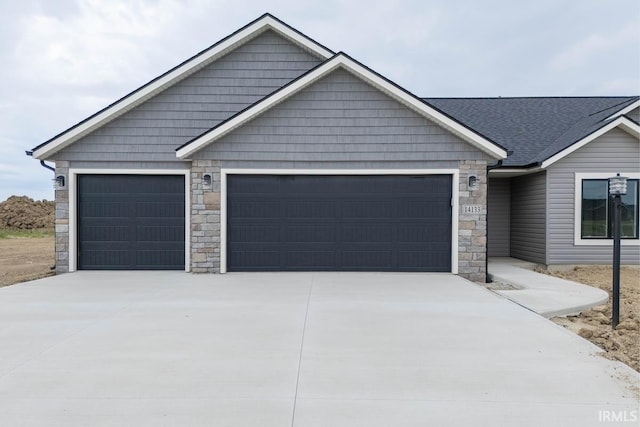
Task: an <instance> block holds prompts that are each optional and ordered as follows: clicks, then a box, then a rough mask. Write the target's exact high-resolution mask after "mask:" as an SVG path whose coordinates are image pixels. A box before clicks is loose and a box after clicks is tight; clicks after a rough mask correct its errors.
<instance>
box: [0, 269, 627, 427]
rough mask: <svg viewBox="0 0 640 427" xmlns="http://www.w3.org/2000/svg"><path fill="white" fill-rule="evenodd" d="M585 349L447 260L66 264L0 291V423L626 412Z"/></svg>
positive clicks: (495, 420)
mask: <svg viewBox="0 0 640 427" xmlns="http://www.w3.org/2000/svg"><path fill="white" fill-rule="evenodd" d="M597 352H598V350H597V348H596V347H595V346H593V345H591V344H590V343H588V342H587V341H584V340H582V339H581V338H579V337H577V336H575V335H573V334H571V333H569V332H567V331H565V330H564V329H562V328H560V327H558V326H555V325H554V324H553V323H551V322H549V321H547V320H545V319H544V318H542V317H540V316H538V315H536V314H534V313H532V312H530V311H528V310H526V309H524V308H522V307H520V306H518V305H516V304H513V303H511V302H510V301H508V300H506V299H504V298H502V297H499V296H496V295H495V294H493V293H491V292H489V291H487V290H485V289H483V288H481V287H479V286H477V285H475V284H473V283H470V282H467V281H465V280H464V279H461V278H459V277H456V276H452V275H448V274H382V273H364V274H363V273H272V274H262V273H260V274H258V273H254V274H239V273H234V274H227V275H192V274H185V273H180V272H167V273H165V272H150V273H148V272H126V273H118V272H107V273H101V272H80V273H73V274H66V275H62V276H58V277H53V278H48V279H43V280H38V281H34V282H30V283H25V284H20V285H15V286H10V287H7V288H0V414H2V415H1V417H0V418H1V420H2V421H0V423H1V424H2V425H7V426H75V425H77V426H88V425H91V426H103V425H104V426H163V425H166V426H242V427H247V426H261V427H270V426H278V427H282V426H295V427H315V426H330V427H341V426H350V427H353V426H363V427H364V426H366V427H376V426H385V427H387V426H426V425H452V426H455V425H474V426H479V425H487V426H489V425H490V426H514V425H518V426H527V425H531V426H539V425H545V426H554V425H557V426H572V425H575V426H580V427H584V426H590V425H594V426H595V425H599V426H602V425H614V424H616V423H614V422H610V421H612V420H617V421H618V422H619V423H620V424H621V425H636V424H635V423H634V422H633V421H632V419H633V418H634V417H635V420H637V419H638V400H637V397H634V394H633V392H632V391H631V385H632V384H636V385H637V384H638V373H636V372H635V371H633V370H631V369H630V368H628V367H626V366H625V365H622V364H620V363H617V362H611V361H608V360H606V359H604V358H602V357H600V356H599V355H597Z"/></svg>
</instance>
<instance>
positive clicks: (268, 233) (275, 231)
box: [229, 225, 280, 243]
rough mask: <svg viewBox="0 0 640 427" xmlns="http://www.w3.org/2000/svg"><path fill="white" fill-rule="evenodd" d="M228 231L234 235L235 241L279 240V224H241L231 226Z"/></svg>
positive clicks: (264, 241)
mask: <svg viewBox="0 0 640 427" xmlns="http://www.w3.org/2000/svg"><path fill="white" fill-rule="evenodd" d="M229 233H231V234H233V235H234V236H235V240H234V241H235V242H236V243H278V242H280V226H279V225H275V226H272V225H243V226H238V227H236V226H232V227H230V228H229Z"/></svg>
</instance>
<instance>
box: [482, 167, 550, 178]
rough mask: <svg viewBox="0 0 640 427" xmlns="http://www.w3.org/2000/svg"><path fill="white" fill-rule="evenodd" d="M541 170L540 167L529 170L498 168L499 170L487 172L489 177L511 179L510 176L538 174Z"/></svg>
mask: <svg viewBox="0 0 640 427" xmlns="http://www.w3.org/2000/svg"><path fill="white" fill-rule="evenodd" d="M541 170H542V168H541V167H540V166H535V167H531V168H504V169H502V168H500V169H491V170H490V171H489V176H492V175H494V176H502V177H512V176H521V175H530V174H532V173H536V172H540V171H541Z"/></svg>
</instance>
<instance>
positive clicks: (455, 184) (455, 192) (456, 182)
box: [220, 168, 460, 274]
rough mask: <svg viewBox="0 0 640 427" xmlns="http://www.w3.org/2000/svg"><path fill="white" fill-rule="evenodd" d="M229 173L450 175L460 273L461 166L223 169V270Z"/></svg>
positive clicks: (454, 268) (454, 263) (454, 265)
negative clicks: (434, 167)
mask: <svg viewBox="0 0 640 427" xmlns="http://www.w3.org/2000/svg"><path fill="white" fill-rule="evenodd" d="M228 175H451V186H452V188H451V199H452V201H451V273H453V274H458V226H459V224H458V218H459V210H460V207H459V203H460V200H459V187H460V171H459V170H458V169H231V168H229V169H224V168H223V169H220V273H221V274H224V273H226V272H227V176H228Z"/></svg>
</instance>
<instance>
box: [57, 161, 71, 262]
mask: <svg viewBox="0 0 640 427" xmlns="http://www.w3.org/2000/svg"><path fill="white" fill-rule="evenodd" d="M55 164H56V172H55V173H56V176H58V175H64V176H65V179H66V181H67V182H66V186H65V188H64V189H63V190H56V191H55V203H56V219H55V230H56V242H55V251H56V254H55V262H56V273H67V272H68V271H69V162H66V161H56V162H55Z"/></svg>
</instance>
